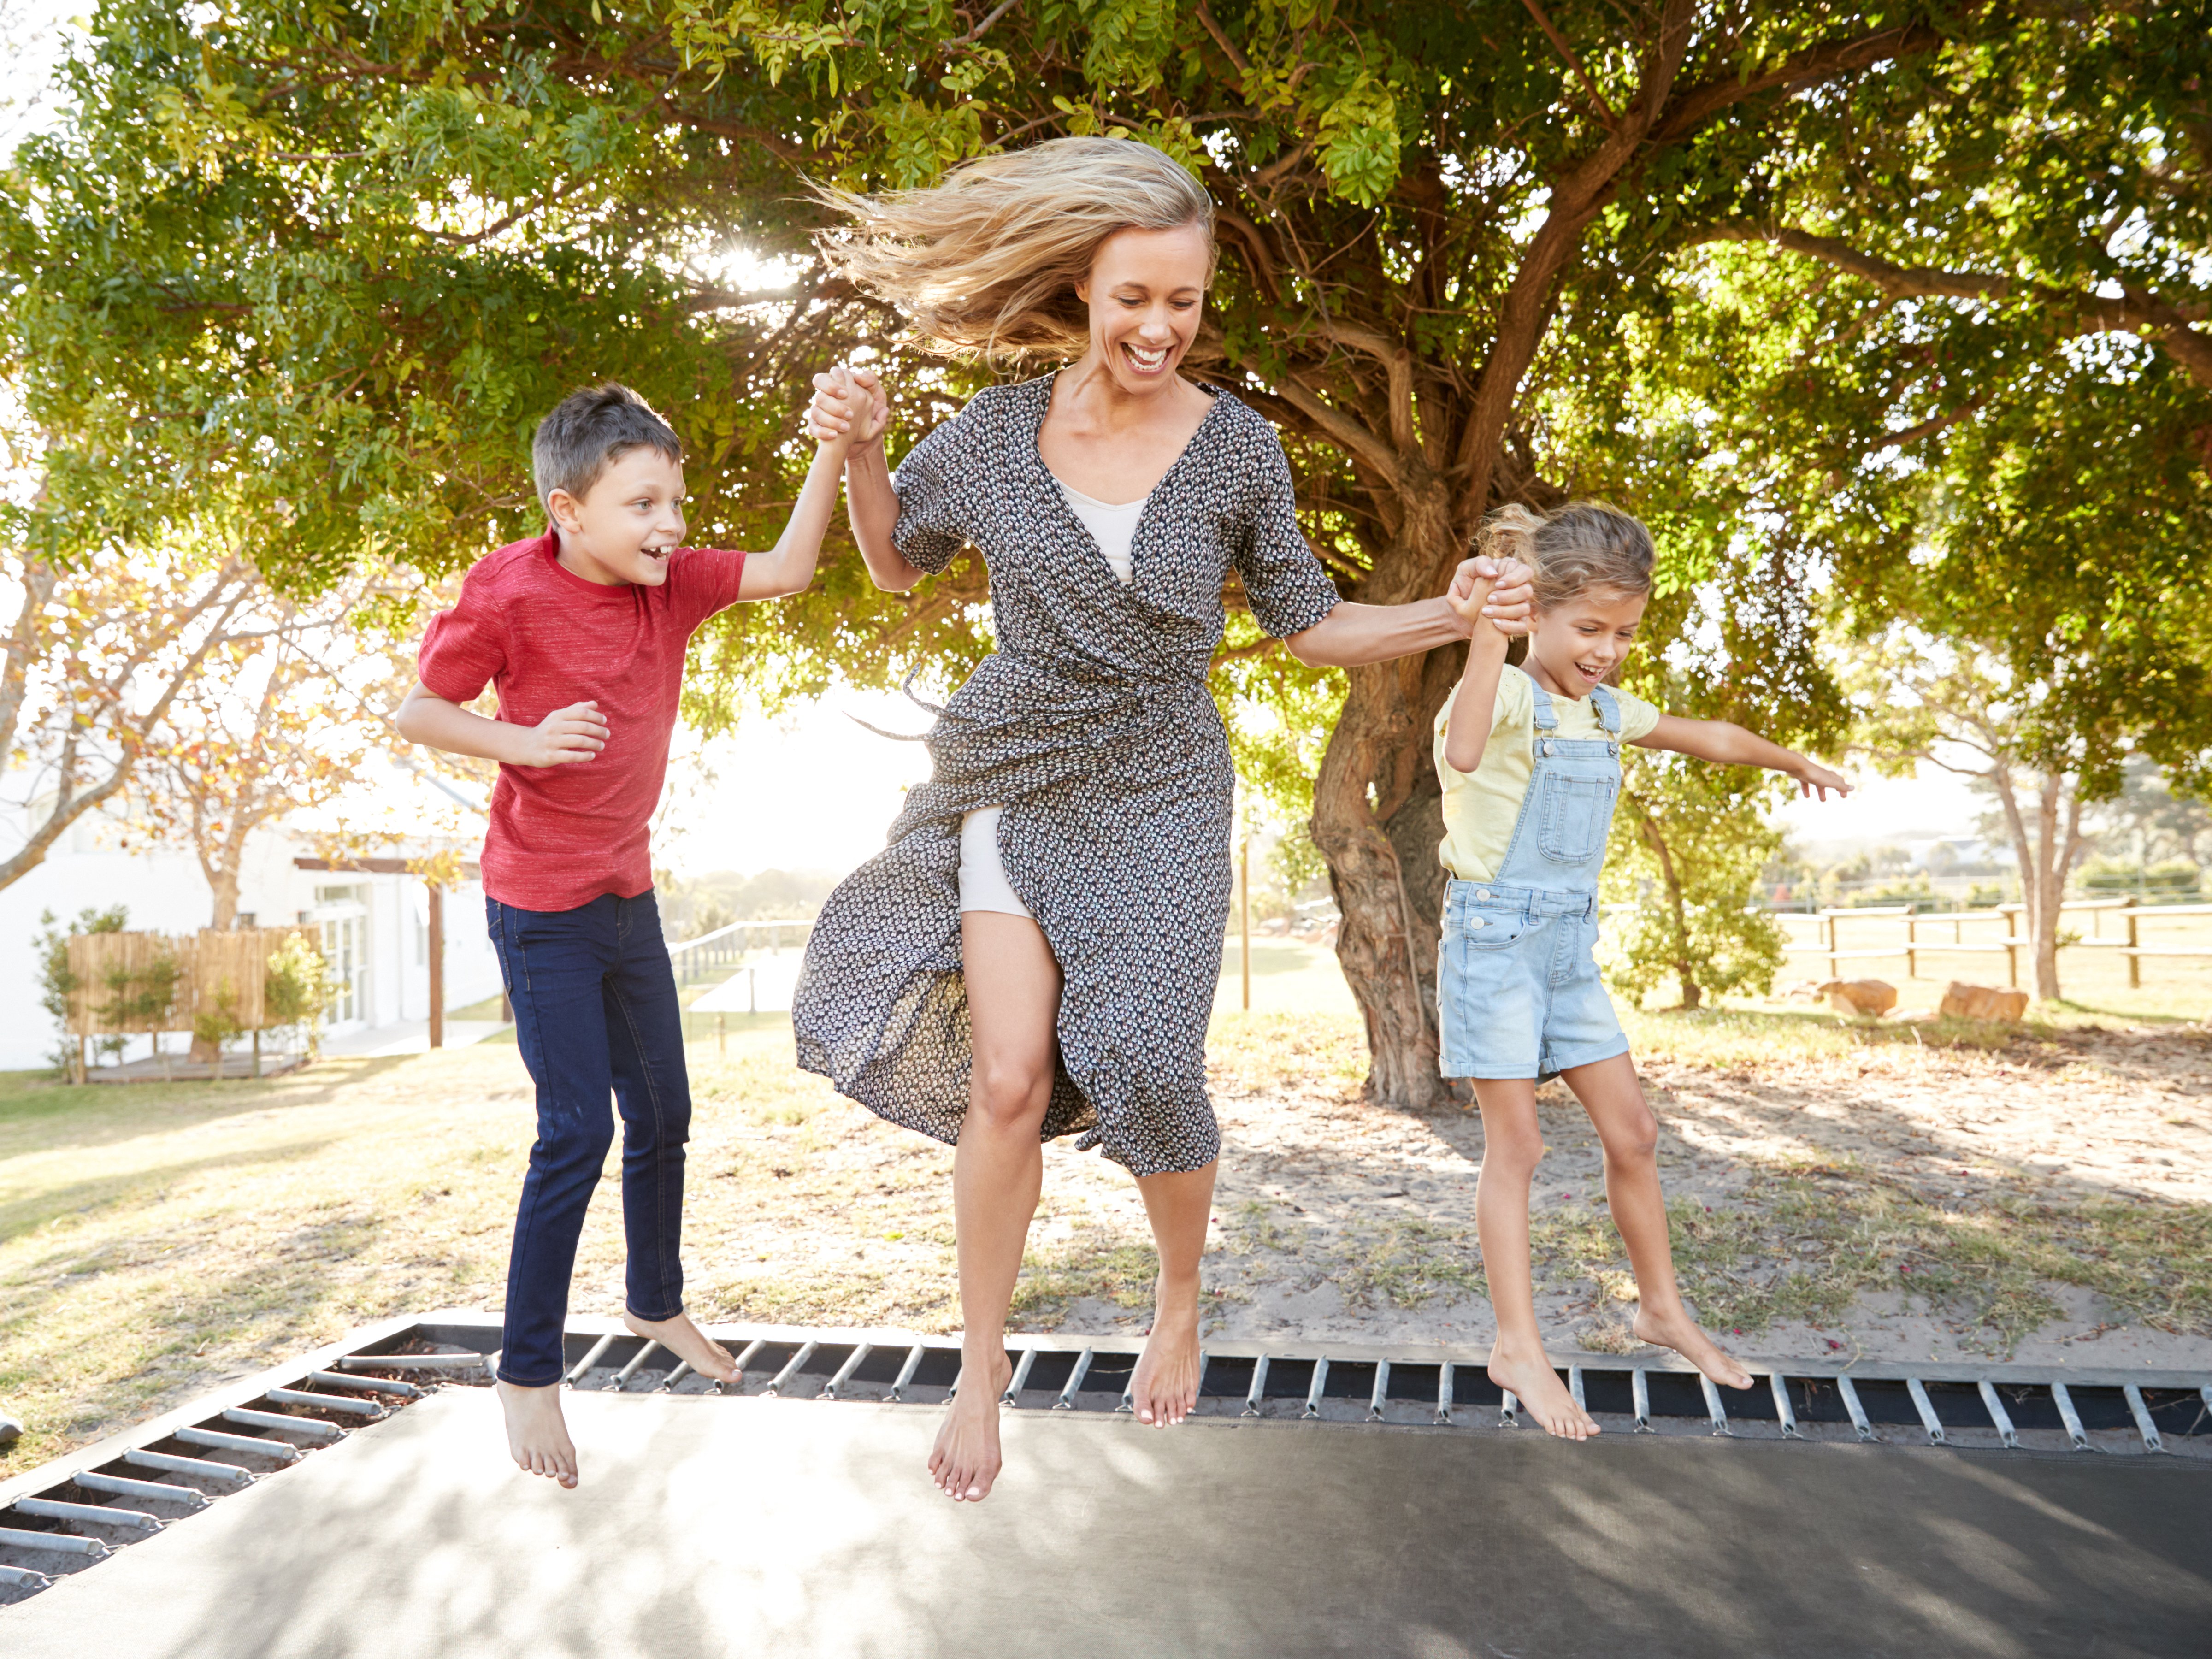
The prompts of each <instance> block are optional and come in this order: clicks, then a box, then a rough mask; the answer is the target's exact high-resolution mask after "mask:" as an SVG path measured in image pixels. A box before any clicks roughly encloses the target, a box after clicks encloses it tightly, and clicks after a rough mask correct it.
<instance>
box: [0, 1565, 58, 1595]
mask: <svg viewBox="0 0 2212 1659" xmlns="http://www.w3.org/2000/svg"><path fill="white" fill-rule="evenodd" d="M53 1582H54V1581H53V1580H52V1579H51V1578H49V1577H46V1574H44V1573H43V1572H33V1571H31V1569H30V1568H28V1567H0V1584H13V1585H14V1586H15V1588H16V1589H27V1590H42V1589H49V1588H51V1587H52V1584H53Z"/></svg>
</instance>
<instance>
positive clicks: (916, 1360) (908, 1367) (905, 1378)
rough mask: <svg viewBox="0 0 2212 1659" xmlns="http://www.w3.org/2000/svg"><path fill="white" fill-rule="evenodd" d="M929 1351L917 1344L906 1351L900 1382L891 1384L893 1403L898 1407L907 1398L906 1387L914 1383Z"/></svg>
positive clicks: (900, 1370) (899, 1377)
mask: <svg viewBox="0 0 2212 1659" xmlns="http://www.w3.org/2000/svg"><path fill="white" fill-rule="evenodd" d="M927 1352H928V1349H927V1348H926V1347H925V1346H923V1345H922V1344H921V1343H919V1342H917V1343H915V1345H914V1346H912V1347H911V1348H908V1350H907V1351H906V1363H905V1364H902V1365H901V1366H900V1367H899V1374H898V1380H897V1381H896V1383H892V1384H891V1392H890V1400H891V1403H892V1404H894V1405H896V1404H897V1403H898V1402H899V1401H902V1400H903V1399H905V1398H906V1386H907V1384H908V1383H911V1382H913V1381H914V1374H915V1371H917V1370H920V1369H921V1357H922V1355H923V1354H925V1353H927Z"/></svg>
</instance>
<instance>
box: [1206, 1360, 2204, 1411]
mask: <svg viewBox="0 0 2212 1659" xmlns="http://www.w3.org/2000/svg"><path fill="white" fill-rule="evenodd" d="M2207 1392H2208V1393H2212V1390H2207ZM1266 1398H1267V1355H1265V1354H1261V1356H1260V1357H1259V1358H1257V1359H1255V1360H1254V1361H1253V1362H1252V1386H1251V1387H1250V1388H1249V1389H1245V1390H1244V1415H1245V1416H1247V1417H1257V1416H1258V1415H1259V1414H1260V1402H1261V1401H1262V1400H1265V1399H1266Z"/></svg>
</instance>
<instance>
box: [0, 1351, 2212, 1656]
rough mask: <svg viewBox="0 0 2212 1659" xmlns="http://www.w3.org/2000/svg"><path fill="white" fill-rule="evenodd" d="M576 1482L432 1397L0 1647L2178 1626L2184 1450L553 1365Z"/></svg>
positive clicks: (1912, 1640)
mask: <svg viewBox="0 0 2212 1659" xmlns="http://www.w3.org/2000/svg"><path fill="white" fill-rule="evenodd" d="M568 1405H569V1412H570V1418H571V1422H572V1424H573V1425H574V1431H575V1433H576V1437H577V1440H578V1443H579V1444H580V1447H581V1448H582V1451H583V1459H584V1485H583V1486H582V1487H581V1488H580V1490H579V1491H577V1492H572V1493H563V1492H558V1491H557V1490H556V1489H554V1488H553V1487H552V1486H550V1483H547V1482H544V1481H538V1480H528V1479H526V1478H524V1477H521V1476H519V1475H517V1474H515V1473H514V1471H513V1467H512V1465H511V1464H510V1463H509V1462H507V1457H506V1455H505V1448H504V1442H503V1437H502V1436H501V1431H500V1425H499V1418H498V1410H497V1406H496V1403H495V1401H494V1400H493V1399H492V1397H491V1396H490V1395H489V1392H488V1391H487V1390H484V1389H465V1388H453V1389H445V1390H443V1391H441V1392H440V1393H439V1394H437V1395H435V1396H434V1397H432V1398H430V1399H428V1400H425V1401H422V1402H421V1403H419V1404H417V1405H415V1406H412V1407H409V1408H408V1409H407V1410H406V1411H404V1412H403V1413H398V1414H397V1415H395V1416H393V1417H392V1418H390V1419H387V1420H386V1421H383V1422H380V1423H377V1424H375V1425H372V1426H369V1427H368V1428H365V1429H363V1430H362V1431H359V1432H357V1433H356V1434H354V1435H352V1436H351V1437H349V1439H348V1440H347V1441H346V1442H345V1443H343V1444H342V1445H336V1446H333V1447H331V1449H329V1450H328V1451H325V1452H322V1453H319V1454H318V1455H315V1456H314V1457H313V1458H312V1459H309V1460H307V1462H303V1463H302V1464H301V1466H300V1467H298V1468H295V1469H293V1470H291V1471H289V1472H288V1473H287V1474H285V1475H284V1476H283V1478H282V1479H281V1480H270V1481H267V1482H264V1483H262V1484H258V1485H257V1486H253V1487H252V1488H251V1489H249V1490H247V1491H245V1492H241V1493H240V1494H239V1495H238V1496H237V1497H235V1498H226V1499H224V1500H223V1501H222V1502H221V1503H220V1504H216V1505H214V1506H212V1507H211V1508H210V1509H209V1510H207V1511H206V1512H205V1513H204V1514H203V1515H199V1516H195V1517H194V1518H193V1519H192V1520H191V1523H190V1524H189V1525H185V1526H179V1527H176V1528H171V1529H169V1530H168V1531H166V1532H164V1533H162V1534H160V1535H159V1536H156V1537H154V1538H151V1539H149V1540H148V1541H146V1542H144V1543H143V1544H137V1545H134V1546H133V1547H131V1548H130V1549H128V1550H126V1551H124V1552H122V1553H119V1554H118V1555H117V1556H116V1557H115V1558H114V1559H112V1560H111V1561H108V1562H106V1563H104V1564H103V1565H101V1566H100V1570H99V1571H96V1572H91V1573H84V1574H80V1575H73V1576H71V1577H67V1578H64V1579H63V1580H61V1581H60V1582H58V1583H56V1584H55V1585H54V1587H53V1588H52V1589H49V1590H47V1591H46V1592H45V1593H44V1594H42V1595H39V1596H37V1597H36V1598H35V1599H34V1600H32V1601H27V1602H25V1603H24V1604H22V1605H21V1606H18V1607H10V1608H5V1609H0V1650H5V1651H6V1652H7V1654H8V1655H9V1659H49V1656H59V1655H62V1654H64V1653H66V1654H68V1655H70V1656H71V1659H76V1656H80V1655H82V1653H84V1652H87V1651H116V1652H130V1653H132V1654H135V1655H139V1656H144V1659H186V1656H191V1659H232V1656H240V1659H243V1656H247V1655H252V1656H256V1659H261V1656H267V1659H291V1656H301V1659H305V1656H310V1655H312V1656H317V1659H355V1656H361V1659H369V1656H375V1659H392V1656H414V1655H430V1654H435V1655H438V1656H440V1659H448V1656H454V1659H458V1656H473V1655H479V1654H482V1655H489V1654H495V1653H496V1654H501V1655H515V1654H527V1655H532V1656H536V1655H541V1654H548V1655H568V1654H574V1655H592V1656H595V1659H611V1656H632V1655H635V1656H645V1655H647V1654H650V1655H653V1656H656V1659H658V1656H663V1655H669V1654H677V1655H702V1656H703V1655H714V1656H720V1655H732V1656H734V1655H738V1654H752V1653H775V1654H789V1655H804V1656H848V1655H849V1656H899V1659H937V1656H940V1655H943V1656H951V1655H953V1654H963V1655H965V1654H971V1653H975V1652H986V1653H1010V1652H1015V1651H1024V1652H1029V1651H1034V1652H1039V1653H1050V1654H1053V1655H1055V1656H1058V1655H1070V1656H1094V1655H1095V1656H1117V1659H1118V1656H1125V1655H1126V1656H1129V1659H1157V1656H1162V1655H1193V1656H1200V1655H1203V1656H1209V1659H1213V1656H1220V1659H1243V1656H1260V1655H1270V1656H1273V1655H1325V1654H1327V1655H1334V1654H1343V1655H1361V1656H1368V1655H1377V1656H1379V1655H1392V1656H1395V1655H1407V1656H1413V1659H1458V1656H1467V1659H1496V1656H1501V1655H1502V1656H1506V1659H1540V1656H1541V1659H1553V1656H1578V1655H1581V1656H1616V1655H1619V1656H1627V1655H1633V1656H1638V1659H1645V1656H1650V1659H1662V1656H1677V1655H1679V1656H1684V1659H1689V1656H1699V1659H1704V1656H1712V1655H1722V1654H1731V1655H1732V1654H1745V1655H1760V1656H1778V1659H1780V1656H1800V1655H1802V1656H1813V1655H1819V1656H1823V1659H1832V1656H1845V1655H1861V1654H1864V1655H1875V1654H1884V1655H1888V1654H1912V1655H1921V1654H1942V1655H1953V1654H1957V1655H1972V1656H2029V1655H2037V1656H2040V1655H2049V1654H2060V1653H2077V1652H2080V1653H2087V1652H2095V1653H2097V1654H2099V1655H2100V1656H2138V1655H2140V1656H2147V1659H2148V1656H2157V1659H2166V1656H2173V1655H2180V1654H2192V1653H2199V1652H2202V1651H2203V1643H2204V1636H2203V1632H2204V1631H2205V1630H2206V1629H2207V1627H2208V1622H2212V1579H2208V1577H2207V1557H2206V1553H2205V1551H2204V1548H2203V1540H2204V1538H2205V1537H2206V1536H2207V1535H2208V1522H2212V1471H2208V1470H2207V1469H2205V1468H2203V1467H2201V1466H2199V1465H2197V1464H2196V1463H2195V1462H2183V1461H2181V1460H2178V1459H2175V1460H2161V1459H2154V1458H2141V1457H2139V1458H2120V1457H2112V1456H2106V1455H2075V1454H2044V1453H2039V1452H2033V1451H2014V1452H2002V1453H1999V1452H1978V1451H1961V1450H1945V1449H1901V1448H1893V1447H1888V1446H1881V1445H1856V1444H1850V1445H1844V1444H1821V1443H1790V1442H1784V1441H1779V1440H1774V1441H1748V1440H1739V1441H1729V1440H1726V1439H1719V1438H1695V1437H1679V1436H1632V1435H1628V1434H1618V1435H1616V1434H1608V1435H1607V1436H1605V1437H1602V1438H1601V1439H1600V1440H1598V1441H1596V1442H1594V1443H1589V1444H1587V1445H1583V1446H1570V1445H1567V1444H1565V1443H1559V1442H1553V1441H1550V1440H1547V1439H1545V1438H1543V1437H1541V1436H1539V1435H1537V1434H1535V1433H1534V1432H1533V1431H1496V1430H1483V1431H1474V1430H1445V1431H1431V1430H1424V1429H1419V1428H1413V1427H1403V1426H1398V1425H1364V1424H1348V1423H1334V1422H1322V1423H1299V1422H1292V1421H1275V1420H1239V1419H1234V1418H1228V1417H1223V1418H1203V1419H1194V1420H1193V1421H1192V1422H1190V1423H1188V1424H1187V1425H1183V1426H1182V1428H1180V1429H1177V1430H1175V1431H1165V1432H1161V1431H1150V1430H1146V1429H1141V1428H1139V1427H1138V1426H1137V1425H1135V1424H1133V1422H1131V1421H1129V1420H1128V1419H1126V1418H1121V1417H1116V1416H1113V1415H1110V1414H1109V1413H1104V1412H1091V1411H1078V1412H1066V1413H1050V1412H1045V1411H1019V1412H1009V1413H1007V1414H1006V1441H1007V1453H1008V1471H1007V1474H1006V1478H1005V1480H1003V1481H1002V1482H1001V1484H1000V1488H999V1491H998V1492H997V1493H996V1494H995V1495H994V1497H993V1498H992V1499H991V1501H990V1502H988V1503H987V1504H982V1505H980V1506H969V1505H964V1504H960V1505H956V1504H951V1503H949V1502H947V1501H946V1500H945V1498H942V1497H940V1496H939V1495H938V1494H937V1493H936V1492H935V1491H934V1490H933V1488H931V1487H930V1486H928V1485H927V1481H926V1480H925V1478H924V1475H923V1471H922V1463H923V1459H924V1457H925V1456H926V1454H927V1449H928V1444H929V1441H930V1437H931V1435H932V1434H933V1431H934V1427H935V1419H936V1413H935V1412H934V1411H927V1410H922V1411H917V1410H914V1409H912V1408H909V1407H899V1406H889V1405H878V1404H870V1403H858V1402H842V1403H836V1404H829V1403H823V1402H819V1401H813V1400H781V1399H762V1398H751V1399H744V1400H714V1399H707V1398H697V1397H684V1396H680V1395H665V1394H661V1395H641V1396H623V1395H614V1394H610V1393H603V1392H589V1391H578V1392H576V1393H574V1394H572V1395H570V1396H569V1401H568Z"/></svg>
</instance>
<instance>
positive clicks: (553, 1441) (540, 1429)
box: [496, 1383, 576, 1491]
mask: <svg viewBox="0 0 2212 1659" xmlns="http://www.w3.org/2000/svg"><path fill="white" fill-rule="evenodd" d="M496 1392H497V1393H498V1395H499V1408H500V1410H501V1411H502V1412H504V1413H506V1415H507V1450H508V1451H510V1452H512V1453H513V1454H514V1461H515V1462H516V1463H517V1464H518V1465H519V1466H520V1468H522V1469H524V1470H525V1471H526V1472H527V1473H528V1474H542V1475H544V1476H545V1477H546V1478H547V1479H548V1480H557V1481H559V1482H560V1483H561V1484H562V1486H564V1487H567V1488H568V1489H570V1490H572V1491H573V1490H574V1487H575V1485H576V1444H575V1442H574V1441H572V1440H571V1439H569V1438H568V1422H567V1420H566V1419H564V1418H562V1415H561V1385H560V1384H559V1383H555V1384H554V1385H553V1386H552V1387H551V1388H550V1389H523V1388H517V1387H516V1386H515V1385H514V1384H513V1383H500V1384H498V1386H497V1389H496Z"/></svg>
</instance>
